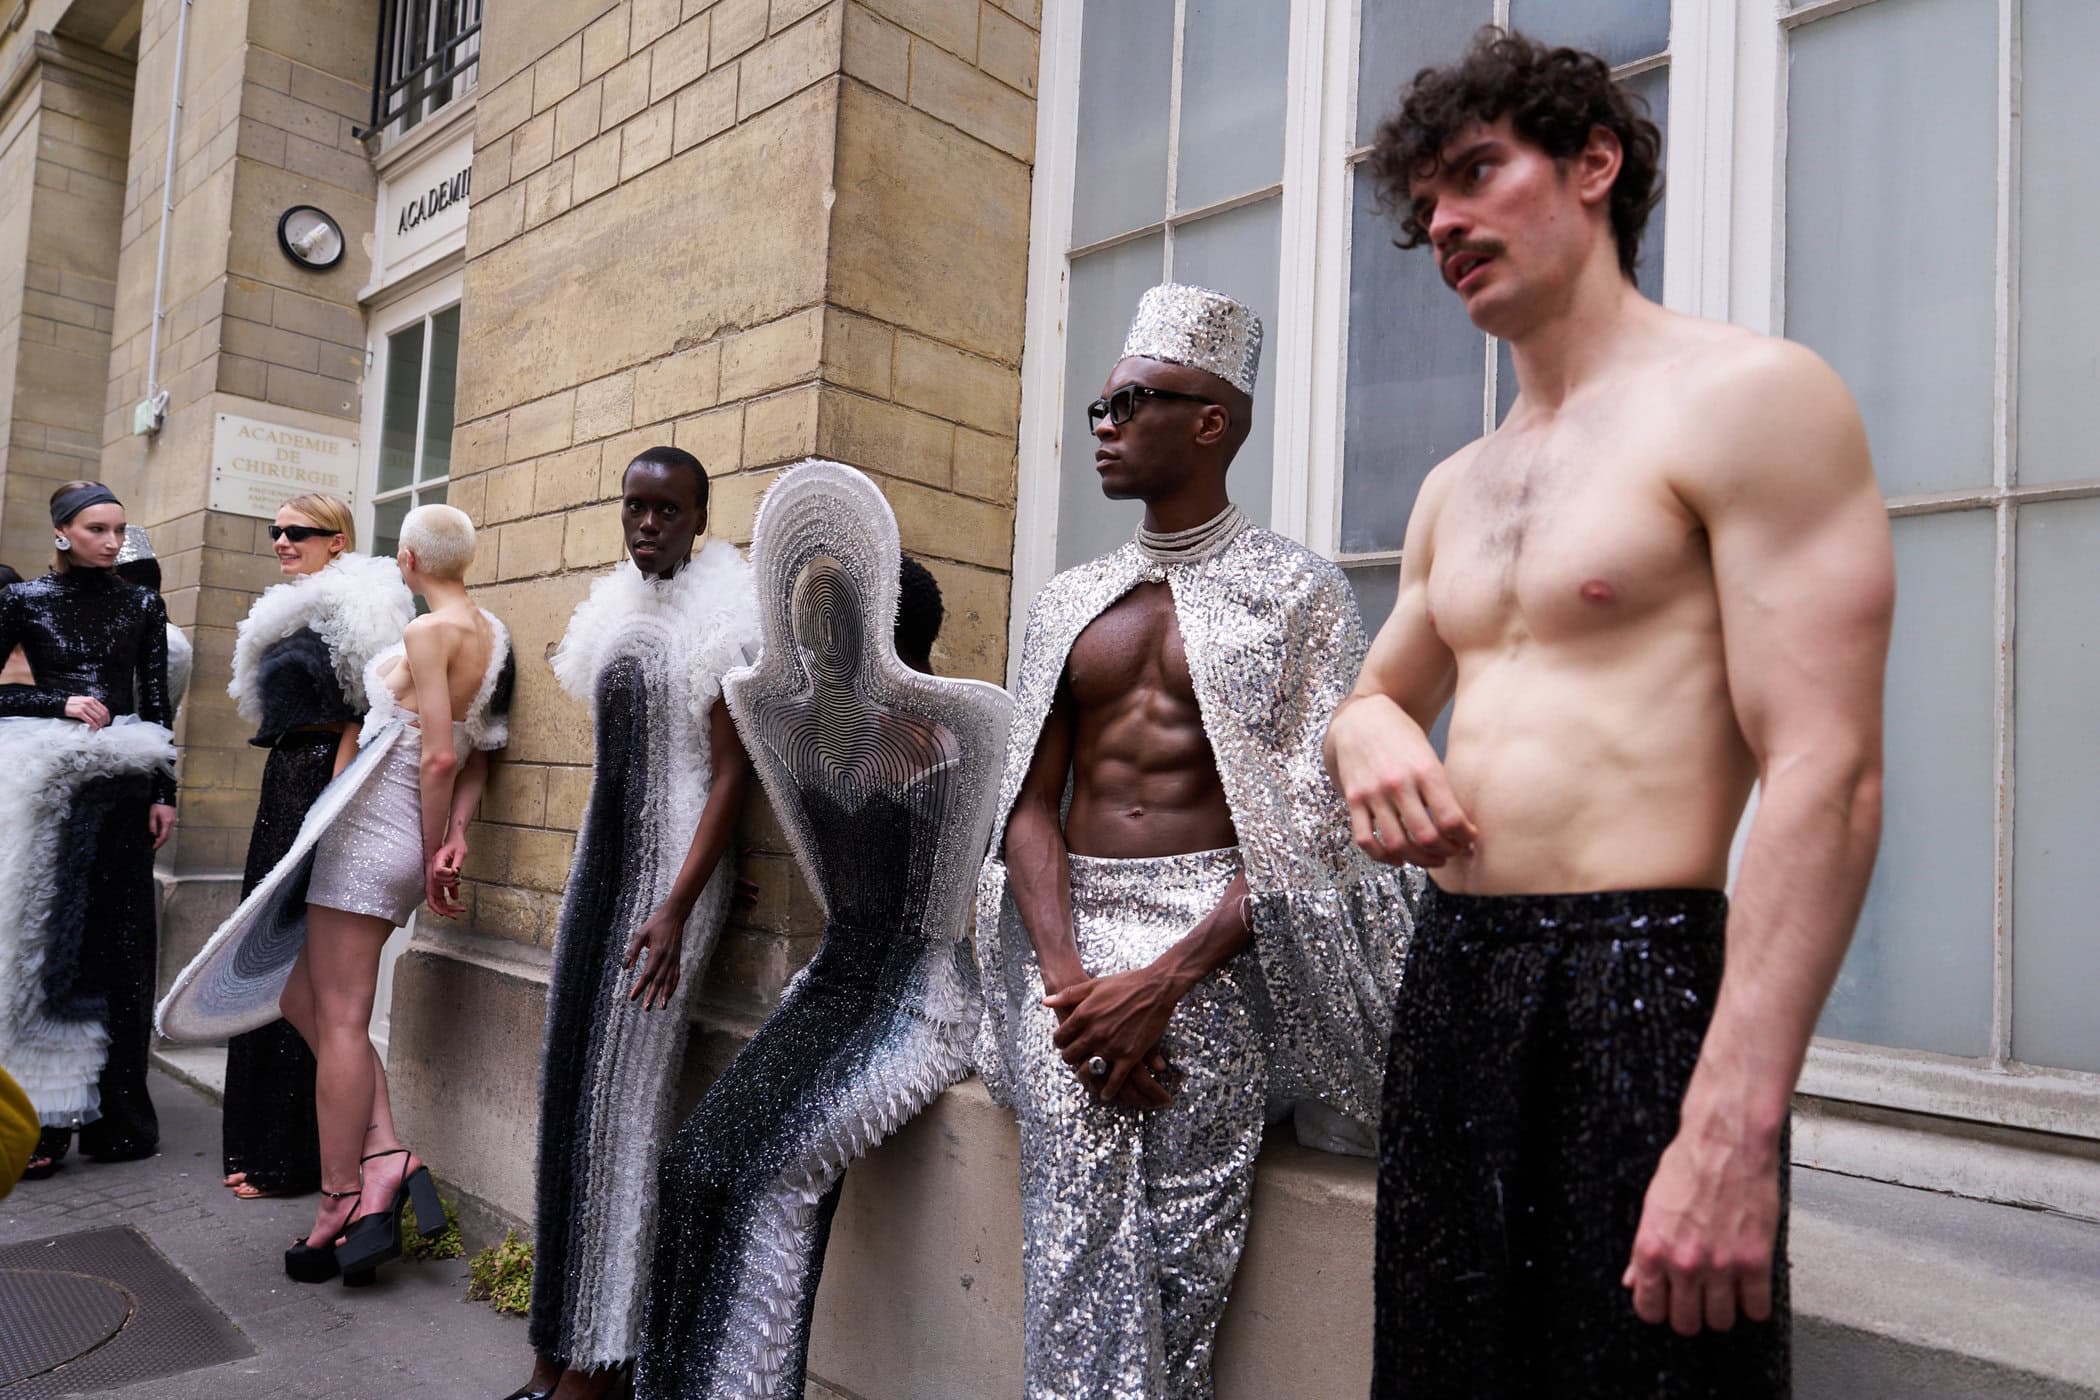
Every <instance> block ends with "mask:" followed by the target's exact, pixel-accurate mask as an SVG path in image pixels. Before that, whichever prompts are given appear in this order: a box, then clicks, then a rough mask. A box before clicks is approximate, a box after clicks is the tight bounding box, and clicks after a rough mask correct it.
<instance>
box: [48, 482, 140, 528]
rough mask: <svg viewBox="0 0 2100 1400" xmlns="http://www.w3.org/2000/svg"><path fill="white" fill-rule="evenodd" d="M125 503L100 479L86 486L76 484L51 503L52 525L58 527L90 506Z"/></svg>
mask: <svg viewBox="0 0 2100 1400" xmlns="http://www.w3.org/2000/svg"><path fill="white" fill-rule="evenodd" d="M123 504H124V503H123V502H122V501H120V500H118V499H117V498H116V495H115V494H114V493H113V492H111V491H110V489H109V488H108V487H107V486H104V485H103V484H102V483H101V482H99V481H96V482H90V483H88V484H87V485H86V486H76V487H74V488H73V489H72V490H70V491H68V492H66V493H65V494H64V495H63V496H60V497H59V498H58V499H57V500H55V501H53V502H52V503H51V526H52V528H53V529H56V528H58V527H59V526H61V525H63V524H65V523H66V522H67V521H68V520H71V519H72V518H73V517H74V516H76V515H78V514H80V512H82V511H84V510H86V509H87V508H88V507H89V506H121V505H123Z"/></svg>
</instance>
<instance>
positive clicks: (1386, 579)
mask: <svg viewBox="0 0 2100 1400" xmlns="http://www.w3.org/2000/svg"><path fill="white" fill-rule="evenodd" d="M1348 578H1349V587H1350V589H1351V590H1352V591H1354V592H1355V594H1356V610H1357V611H1358V612H1360V613H1362V614H1363V619H1364V630H1365V631H1367V632H1369V633H1370V634H1371V635H1373V636H1376V635H1377V634H1378V629H1379V628H1381V627H1383V626H1385V620H1386V618H1388V617H1390V616H1391V615H1392V612H1393V600H1394V599H1395V598H1397V597H1399V596H1400V566H1399V565H1398V564H1366V565H1363V566H1361V567H1358V568H1354V569H1351V570H1349V572H1348Z"/></svg>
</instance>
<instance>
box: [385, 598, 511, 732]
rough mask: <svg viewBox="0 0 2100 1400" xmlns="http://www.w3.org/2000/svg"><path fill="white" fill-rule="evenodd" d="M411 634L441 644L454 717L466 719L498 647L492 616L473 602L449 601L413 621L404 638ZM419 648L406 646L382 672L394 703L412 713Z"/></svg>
mask: <svg viewBox="0 0 2100 1400" xmlns="http://www.w3.org/2000/svg"><path fill="white" fill-rule="evenodd" d="M433 634H434V635H433ZM410 636H413V637H416V638H417V639H418V640H421V639H424V638H428V639H429V640H432V641H435V642H436V643H437V644H438V646H439V648H440V651H441V654H442V655H443V657H444V665H445V692H446V695H447V696H448V697H449V698H450V700H451V704H452V718H453V719H455V720H462V719H465V718H466V717H467V711H468V709H470V708H471V707H472V706H473V704H474V697H475V696H476V695H478V694H480V692H481V682H482V680H483V679H484V678H485V677H486V676H487V674H488V668H489V657H490V655H491V654H492V653H493V652H494V650H495V647H496V634H495V630H494V629H493V628H492V627H490V626H489V621H488V619H487V618H485V617H483V616H482V615H481V609H479V608H477V607H475V606H474V605H473V603H472V602H470V601H465V600H462V601H461V602H458V603H447V604H446V605H444V606H443V607H439V608H435V609H432V610H431V611H430V612H427V613H425V614H424V615H423V616H421V617H419V618H417V619H416V620H415V621H413V622H411V623H409V624H408V633H407V634H405V635H404V638H403V640H404V641H406V640H408V637H410ZM419 650H422V648H421V647H420V646H408V647H405V648H404V649H403V651H402V654H401V657H400V659H399V660H397V661H396V662H395V663H394V664H393V665H392V666H391V667H389V668H387V669H386V670H385V671H383V672H381V673H380V678H381V679H382V680H384V681H385V682H386V687H387V689H388V690H390V691H392V692H393V696H394V703H396V704H397V705H399V706H400V707H401V708H402V709H404V710H407V711H409V712H410V713H414V712H415V711H416V678H415V672H414V669H413V667H412V666H411V663H410V660H409V658H410V656H411V655H413V654H414V653H415V652H417V651H419Z"/></svg>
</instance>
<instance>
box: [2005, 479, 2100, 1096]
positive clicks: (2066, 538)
mask: <svg viewBox="0 0 2100 1400" xmlns="http://www.w3.org/2000/svg"><path fill="white" fill-rule="evenodd" d="M2018 545H2019V548H2018V553H2017V556H2016V557H2017V559H2018V561H2019V562H2018V569H2017V579H2016V584H2017V587H2018V598H2019V617H2020V631H2019V641H2018V647H2019V649H2018V653H2017V667H2018V670H2017V673H2016V676H2015V679H2014V685H2015V690H2014V695H2013V717H2014V724H2015V730H2014V733H2015V736H2016V743H2017V747H2018V755H2017V761H2018V765H2019V787H2018V793H2019V801H2018V805H2017V807H2016V808H2015V809H2014V813H2013V1014H2012V1029H2013V1056H2014V1058H2016V1059H2020V1060H2025V1061H2027V1062H2028V1063H2029V1064H2039V1065H2055V1066H2058V1067H2060V1068H2064V1069H2082V1070H2094V1071H2100V1016H2096V1015H2095V1014H2094V996H2095V994H2096V993H2100V861H2096V860H2095V859H2094V848H2095V843H2096V841H2100V611H2096V609H2095V607H2094V604H2095V603H2096V602H2100V500H2080V501H2054V502H2049V503H2046V504H2039V505H2024V506H2022V507H2020V514H2019V541H2018Z"/></svg>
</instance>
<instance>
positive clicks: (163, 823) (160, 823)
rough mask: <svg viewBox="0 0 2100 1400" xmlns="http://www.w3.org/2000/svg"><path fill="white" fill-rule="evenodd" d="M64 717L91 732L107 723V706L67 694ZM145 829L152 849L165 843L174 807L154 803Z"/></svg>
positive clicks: (170, 832) (172, 824)
mask: <svg viewBox="0 0 2100 1400" xmlns="http://www.w3.org/2000/svg"><path fill="white" fill-rule="evenodd" d="M66 718H67V719H74V720H79V721H80V722H81V723H82V724H84V725H86V726H87V727H88V731H89V732H90V733H92V732H94V731H95V730H98V729H102V728H105V727H107V725H108V724H109V720H110V714H109V706H107V705H105V704H103V703H102V702H101V701H100V700H97V699H96V698H95V697H94V696H92V695H69V696H67V697H66ZM146 829H147V830H148V831H149V832H151V833H152V835H153V849H154V850H156V851H157V850H159V849H160V848H161V847H162V846H165V845H167V844H168V838H169V837H170V836H173V835H174V834H175V809H174V808H173V807H170V806H169V805H168V804H167V803H165V802H156V803H154V804H153V806H152V808H151V809H150V810H149V811H148V812H147V813H146Z"/></svg>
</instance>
